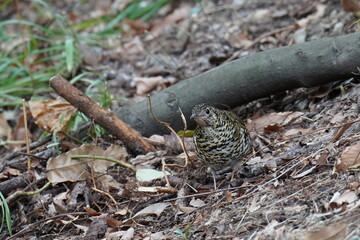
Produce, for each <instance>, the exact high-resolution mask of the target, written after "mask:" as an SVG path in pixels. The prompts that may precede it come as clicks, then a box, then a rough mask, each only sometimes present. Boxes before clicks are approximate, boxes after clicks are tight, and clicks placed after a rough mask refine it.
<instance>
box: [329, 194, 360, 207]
mask: <svg viewBox="0 0 360 240" xmlns="http://www.w3.org/2000/svg"><path fill="white" fill-rule="evenodd" d="M356 200H358V196H357V194H356V193H355V192H354V191H350V190H346V191H345V192H344V193H343V194H340V193H338V192H336V193H335V194H334V196H333V197H332V198H331V200H330V202H329V204H327V205H326V206H325V209H326V210H328V209H334V208H339V207H341V206H342V205H344V204H349V203H352V202H355V201H356Z"/></svg>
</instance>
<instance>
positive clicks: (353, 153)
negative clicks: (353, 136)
mask: <svg viewBox="0 0 360 240" xmlns="http://www.w3.org/2000/svg"><path fill="white" fill-rule="evenodd" d="M358 163H360V141H359V142H357V143H355V144H354V145H352V146H350V147H347V148H346V149H345V150H344V152H343V153H342V154H341V157H340V163H339V164H337V165H336V169H337V170H346V169H348V168H349V167H351V166H353V165H355V164H358Z"/></svg>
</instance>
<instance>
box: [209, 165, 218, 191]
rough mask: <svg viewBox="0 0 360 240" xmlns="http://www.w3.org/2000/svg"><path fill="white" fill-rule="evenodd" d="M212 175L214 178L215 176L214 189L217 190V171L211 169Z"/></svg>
mask: <svg viewBox="0 0 360 240" xmlns="http://www.w3.org/2000/svg"><path fill="white" fill-rule="evenodd" d="M210 171H211V175H212V178H213V181H214V190H215V191H216V190H217V185H216V175H217V174H216V171H215V170H214V169H211V170H210Z"/></svg>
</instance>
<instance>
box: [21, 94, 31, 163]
mask: <svg viewBox="0 0 360 240" xmlns="http://www.w3.org/2000/svg"><path fill="white" fill-rule="evenodd" d="M22 105H23V115H24V128H25V142H26V153H27V154H30V141H29V129H28V125H27V116H26V102H25V99H23V101H22ZM27 168H28V169H30V168H31V157H30V156H29V155H28V156H27Z"/></svg>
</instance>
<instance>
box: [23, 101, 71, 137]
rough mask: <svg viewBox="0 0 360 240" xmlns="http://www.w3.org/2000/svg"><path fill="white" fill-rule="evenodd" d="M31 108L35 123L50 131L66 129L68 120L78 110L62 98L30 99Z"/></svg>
mask: <svg viewBox="0 0 360 240" xmlns="http://www.w3.org/2000/svg"><path fill="white" fill-rule="evenodd" d="M29 108H30V111H31V114H32V116H33V117H34V119H35V123H36V124H37V125H38V126H39V127H41V128H42V129H44V130H46V131H47V132H50V133H53V132H54V131H60V130H66V127H67V123H68V121H69V120H70V118H71V116H72V115H74V113H75V112H76V108H74V107H73V106H72V105H71V104H70V103H67V102H64V101H60V100H48V101H29Z"/></svg>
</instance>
